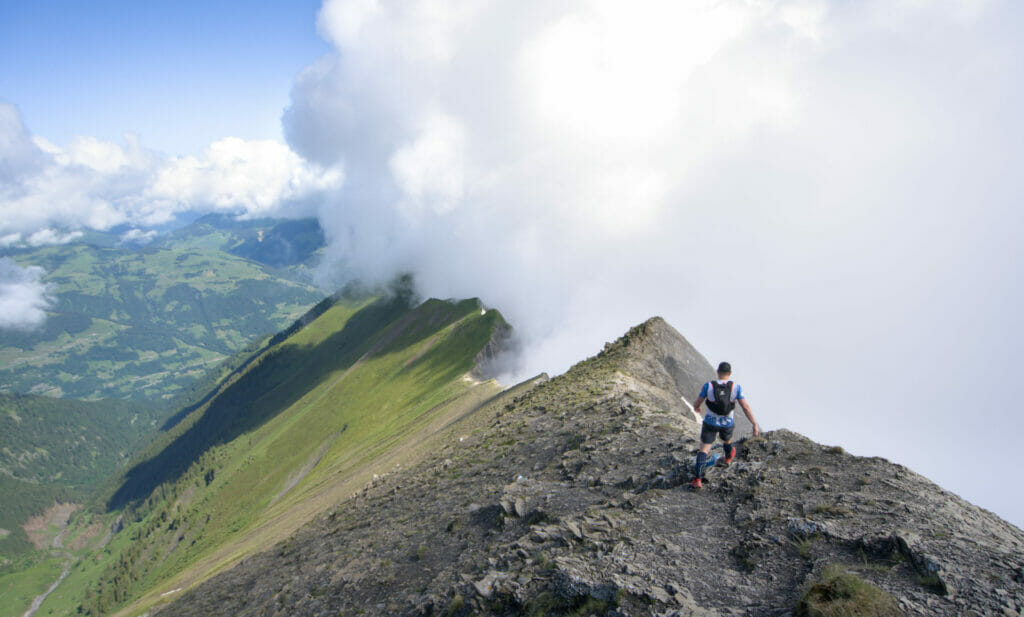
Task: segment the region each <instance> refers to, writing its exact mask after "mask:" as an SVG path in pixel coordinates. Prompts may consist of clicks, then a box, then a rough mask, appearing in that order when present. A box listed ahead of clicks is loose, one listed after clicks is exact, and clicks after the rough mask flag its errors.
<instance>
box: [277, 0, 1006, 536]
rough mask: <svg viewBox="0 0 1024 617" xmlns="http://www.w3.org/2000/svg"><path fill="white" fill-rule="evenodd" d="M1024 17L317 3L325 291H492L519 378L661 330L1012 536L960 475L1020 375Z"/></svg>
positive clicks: (1002, 505)
mask: <svg viewBox="0 0 1024 617" xmlns="http://www.w3.org/2000/svg"><path fill="white" fill-rule="evenodd" d="M1021 13H1022V9H1021V7H1020V5H1019V3H1012V2H1008V1H1007V2H1001V1H998V0H992V1H979V0H975V1H970V0H941V1H935V2H920V1H918V0H902V1H901V0H874V1H866V2H858V3H848V2H838V1H836V2H828V1H824V0H803V1H801V0H794V1H792V2H741V1H739V0H737V1H733V2H729V1H726V2H720V1H716V2H710V1H709V2H702V1H696V2H674V1H657V0H652V1H645V2H636V3H629V4H628V5H626V4H624V3H620V2H610V1H598V2H559V3H550V2H543V1H540V0H538V1H536V2H529V1H527V2H515V3H496V2H454V1H453V2H444V1H429V2H428V1H422V0H420V1H417V0H407V1H397V0H327V2H325V3H324V6H323V8H322V10H321V12H320V15H319V24H318V25H319V28H320V32H321V33H322V35H323V36H324V38H325V39H326V40H328V41H330V42H331V43H332V44H333V45H334V47H335V53H332V54H329V55H327V56H325V57H323V58H321V59H320V60H318V61H317V62H316V63H314V64H313V65H311V66H310V67H308V68H307V69H306V70H305V71H304V72H303V73H302V74H301V75H300V76H299V77H298V78H297V80H296V82H295V85H294V88H293V92H292V104H291V106H290V107H289V108H288V109H287V110H286V112H285V114H284V118H283V122H284V127H285V134H286V137H287V139H288V142H289V144H290V146H291V147H292V148H293V149H294V150H295V151H296V152H298V153H300V154H301V155H303V156H304V157H306V158H307V159H308V160H310V161H313V162H315V163H317V164H319V165H321V166H324V167H327V166H334V165H340V166H342V167H343V168H344V172H345V183H344V185H343V186H342V187H341V189H340V191H339V193H338V194H337V196H336V198H334V199H332V200H329V201H327V202H325V203H324V204H323V205H321V206H320V210H319V216H320V219H321V222H322V224H323V225H324V227H325V230H326V233H327V236H328V239H329V242H330V246H329V251H328V258H329V259H328V262H327V263H326V265H325V267H324V269H323V270H322V275H323V276H324V278H325V279H326V280H330V279H332V277H334V278H343V277H345V276H350V275H351V274H352V273H355V274H357V275H359V276H362V277H369V278H377V279H385V278H387V277H388V276H390V275H391V274H392V273H394V272H397V271H412V272H414V273H415V274H416V276H417V280H418V281H419V284H420V286H421V288H422V291H423V292H424V293H425V294H428V295H437V296H472V295H480V296H482V297H483V298H484V300H485V301H486V302H488V303H489V304H491V305H494V306H496V307H498V308H500V309H501V310H502V311H503V312H504V313H506V315H507V316H508V317H509V318H510V320H511V321H512V322H513V323H514V325H516V326H517V327H518V329H519V331H520V334H521V335H522V336H523V337H524V339H525V343H526V346H525V349H526V352H525V354H524V357H523V358H522V361H523V366H522V373H524V374H525V373H527V372H536V371H540V370H548V371H561V370H564V369H565V368H567V366H568V365H569V364H570V363H571V362H573V361H576V360H578V359H580V358H582V357H584V356H586V355H588V354H591V353H593V352H594V351H596V350H598V349H600V345H601V342H602V341H604V340H609V339H611V338H614V337H615V336H617V335H618V334H620V333H621V332H623V331H624V330H625V329H626V328H627V327H628V326H629V325H631V324H633V323H636V322H639V321H641V320H643V319H645V318H646V317H648V316H650V315H652V314H662V315H663V316H665V317H666V318H667V319H668V320H669V321H670V322H671V323H673V324H674V325H675V326H676V327H677V328H679V329H680V330H681V331H682V332H683V333H684V334H686V335H687V336H689V337H690V338H691V340H693V342H694V343H695V344H696V345H697V346H698V348H700V349H701V350H703V351H704V352H705V353H707V354H708V355H709V356H711V357H710V359H711V360H712V361H713V362H714V361H718V360H721V359H728V360H731V361H732V362H733V365H734V366H735V367H736V368H737V377H738V378H739V379H741V380H742V381H743V382H744V384H745V387H746V388H747V389H748V390H749V392H751V396H752V401H753V402H754V409H755V411H759V417H760V419H761V420H762V421H763V423H764V424H765V425H767V426H790V427H792V428H795V429H797V430H800V431H801V432H804V433H806V434H810V435H811V436H813V437H815V438H817V439H820V440H824V441H831V442H841V443H843V444H844V445H845V446H847V447H848V448H850V449H852V450H853V451H855V452H858V453H862V454H880V455H884V456H888V457H890V458H893V459H895V460H898V461H901V462H905V463H907V464H909V465H911V466H913V467H914V468H915V469H917V470H918V471H922V472H924V473H926V474H928V475H930V476H931V477H934V478H937V479H939V481H940V482H942V483H943V484H945V485H946V486H949V487H951V488H953V489H954V490H957V491H958V492H962V493H963V494H965V495H966V496H968V497H969V498H971V499H973V500H975V501H978V502H981V503H983V504H985V505H989V506H990V507H993V508H994V509H996V510H997V511H999V512H1000V513H1002V514H1003V515H1004V516H1008V517H1010V518H1011V519H1013V520H1015V522H1017V524H1022V523H1024V503H1022V502H1021V501H1020V498H1019V497H1011V496H1009V495H1008V493H1007V492H1006V491H1004V490H997V489H996V488H995V487H990V486H985V485H984V482H979V481H978V479H977V478H976V477H974V476H975V474H974V473H973V472H971V471H970V470H968V469H964V468H962V466H960V464H959V463H958V462H957V461H958V460H959V457H958V456H957V455H956V453H959V452H961V451H962V450H963V449H964V447H965V446H966V444H965V443H964V442H963V441H962V438H963V436H964V435H965V431H968V432H969V429H968V427H969V426H974V424H972V421H971V420H969V419H968V418H967V417H966V416H967V414H968V413H971V410H978V411H979V413H981V412H980V410H979V402H978V401H977V400H976V398H975V396H974V393H975V392H976V391H977V384H979V383H983V382H984V380H986V379H989V378H992V377H993V376H998V375H1005V374H1007V372H1009V373H1010V374H1019V372H1020V369H1021V362H1020V361H1019V360H1018V359H1017V358H1016V356H1015V353H1014V352H1013V350H1014V349H1016V348H1018V347H1020V345H1021V344H1022V343H1024V340H1022V336H1021V334H1020V331H1021V330H1020V328H1018V327H1017V326H1016V324H1017V319H1018V317H1017V316H1016V313H1017V309H1016V307H1019V306H1020V304H1021V299H1022V295H1024V294H1022V293H1021V283H1020V281H1021V280H1024V278H1022V277H1021V276H1020V275H1021V272H1020V270H1021V266H1020V264H1021V263H1024V260H1022V259H1021V249H1020V248H1019V247H1020V246H1021V243H1020V242H1018V241H1016V240H1015V237H1014V231H1013V230H1014V229H1016V228H1018V227H1019V226H1020V223H1021V222H1022V221H1021V219H1022V218H1024V217H1022V215H1021V214H1020V209H1019V207H1018V206H1017V204H1018V202H1019V198H1020V195H1021V194H1022V191H1021V189H1022V188H1024V187H1022V186H1021V184H1022V180H1021V178H1022V177H1024V175H1022V174H1020V173H1019V172H1018V171H1017V169H1016V168H1017V167H1018V166H1019V161H1020V160H1021V158H1022V156H1021V155H1022V154H1024V135H1022V132H1024V131H1022V126H1024V125H1022V122H1021V121H1020V118H1019V111H1018V110H1019V109H1020V108H1021V103H1022V101H1021V88H1022V86H1021V84H1024V79H1022V77H1024V76H1022V75H1021V71H1022V69H1021V66H1022V65H1021V63H1020V62H1019V58H1020V57H1021V43H1020V42H1019V37H1018V36H1017V34H1016V30H1017V26H1019V25H1020V24H1021V23H1022V20H1021V17H1022V15H1021ZM994 367H998V368H994ZM993 371H995V375H993ZM996 423H997V424H999V425H1000V426H1001V427H1002V428H1005V429H1006V430H1007V431H1009V432H1010V433H1014V432H1019V431H1020V430H1021V429H1024V421H1022V420H1021V418H1020V416H1019V414H1018V415H1016V416H1012V415H1011V416H1006V417H1004V416H1002V415H1000V416H999V418H998V420H996ZM933 452H944V453H945V454H943V455H942V456H934V455H933V454H931V453H933ZM951 454H952V455H951ZM1011 456H1015V457H1018V458H1017V459H1015V460H1016V462H1017V464H1021V463H1024V460H1021V459H1020V458H1019V457H1020V456H1021V455H1016V454H1014V455H1011Z"/></svg>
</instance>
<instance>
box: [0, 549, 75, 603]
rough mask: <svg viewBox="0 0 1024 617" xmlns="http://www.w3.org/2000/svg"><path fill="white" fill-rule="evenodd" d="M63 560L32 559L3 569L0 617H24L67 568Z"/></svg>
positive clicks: (52, 558)
mask: <svg viewBox="0 0 1024 617" xmlns="http://www.w3.org/2000/svg"><path fill="white" fill-rule="evenodd" d="M64 563H65V560H64V559H63V558H60V557H39V556H33V557H32V558H30V559H29V558H27V559H23V560H20V561H18V562H15V563H12V564H9V565H7V566H5V567H2V568H0V617H21V616H22V615H24V614H25V611H26V610H28V608H29V605H31V604H32V600H34V599H35V597H36V596H38V595H41V594H43V593H45V592H46V590H47V589H48V588H49V587H50V585H51V584H53V582H54V581H55V580H57V577H59V576H60V573H61V570H62V569H63V568H64Z"/></svg>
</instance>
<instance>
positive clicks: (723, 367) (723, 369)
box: [718, 362, 732, 373]
mask: <svg viewBox="0 0 1024 617" xmlns="http://www.w3.org/2000/svg"><path fill="white" fill-rule="evenodd" d="M718 372H719V373H731V372H732V365H731V364H729V363H728V362H722V363H721V364H719V365H718Z"/></svg>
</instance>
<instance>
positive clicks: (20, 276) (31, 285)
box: [0, 257, 52, 330]
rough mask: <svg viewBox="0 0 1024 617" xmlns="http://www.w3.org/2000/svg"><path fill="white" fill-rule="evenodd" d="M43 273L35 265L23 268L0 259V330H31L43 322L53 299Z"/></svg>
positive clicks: (4, 258) (3, 258)
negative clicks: (48, 292)
mask: <svg viewBox="0 0 1024 617" xmlns="http://www.w3.org/2000/svg"><path fill="white" fill-rule="evenodd" d="M43 274H44V272H43V269H42V268H40V267H38V266H29V267H27V268H22V267H21V266H18V265H17V264H15V263H14V261H13V260H12V259H11V258H10V257H0V330H4V329H7V330H33V329H35V328H37V327H39V325H41V324H42V323H43V322H44V321H46V309H47V308H49V306H50V304H51V303H52V299H51V298H50V297H49V296H48V294H47V288H46V284H45V283H43V282H42V277H43Z"/></svg>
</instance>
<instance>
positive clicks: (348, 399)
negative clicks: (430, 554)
mask: <svg viewBox="0 0 1024 617" xmlns="http://www.w3.org/2000/svg"><path fill="white" fill-rule="evenodd" d="M324 308H326V310H323V309H324ZM321 310H323V312H322V314H319V316H317V317H316V318H315V319H313V320H312V321H310V322H309V323H308V324H306V325H305V326H304V327H301V328H299V329H297V330H296V331H294V332H293V333H292V334H291V335H290V336H288V337H277V338H278V341H277V342H275V343H274V344H272V345H270V346H268V348H266V349H265V350H263V351H261V352H259V353H258V354H256V355H255V356H254V357H253V358H251V359H250V361H248V362H246V363H245V364H244V365H243V366H242V367H240V369H239V370H238V371H236V372H235V373H233V374H231V375H230V376H228V377H227V378H226V379H225V380H224V381H223V382H222V383H221V384H220V385H219V386H218V387H217V389H216V391H215V393H214V394H213V396H211V397H210V398H209V399H208V400H207V401H206V402H204V403H203V404H202V405H201V406H200V407H198V408H197V409H195V410H194V411H193V412H192V413H190V414H189V415H188V416H187V417H185V418H183V419H182V420H181V421H180V422H178V423H177V424H176V425H174V426H173V428H171V429H170V430H169V431H167V432H166V433H165V434H164V435H162V436H161V437H160V438H159V439H158V440H157V442H156V443H154V444H153V446H152V447H151V448H150V450H149V451H147V453H146V454H145V455H143V456H142V457H140V462H139V463H138V464H136V465H134V466H133V467H132V468H131V469H129V470H128V471H127V472H125V473H124V474H123V479H122V481H121V482H120V484H119V486H117V487H116V488H115V489H113V490H111V492H110V493H109V498H108V500H107V504H108V506H109V508H110V509H111V510H117V509H120V508H123V512H124V517H123V521H124V528H123V530H121V531H120V532H119V533H118V534H116V535H115V536H114V537H113V538H112V539H111V541H110V543H109V544H107V545H106V547H105V548H104V549H102V550H98V549H94V550H91V551H85V552H82V553H80V554H79V557H80V560H79V562H78V564H77V565H76V566H75V567H73V568H72V569H71V571H70V574H69V576H68V577H67V579H66V580H65V581H64V582H63V583H62V584H61V586H60V587H59V588H58V589H57V591H55V592H54V593H53V594H52V595H51V596H50V597H49V598H48V599H47V600H46V602H45V603H44V604H43V607H42V609H41V613H42V614H45V613H46V611H47V610H53V611H54V614H62V613H67V612H75V611H77V610H79V606H81V610H82V611H83V612H84V613H86V614H92V615H98V614H107V613H109V612H110V611H111V610H112V609H114V608H116V607H118V606H122V605H125V604H126V603H131V606H133V607H135V606H141V607H144V606H147V605H149V604H151V603H153V602H154V601H156V600H158V599H159V598H160V595H161V594H166V593H168V592H172V593H173V590H174V589H176V588H179V587H183V586H188V585H191V584H193V583H195V582H196V581H200V580H204V579H205V578H207V577H209V576H211V575H212V574H213V573H215V572H217V571H219V570H221V569H222V568H224V567H226V566H228V565H230V564H232V563H236V562H237V561H238V560H239V559H241V558H242V557H244V556H245V555H247V554H250V553H252V552H253V551H257V550H261V549H265V548H267V547H269V546H270V545H271V544H272V543H273V542H276V541H278V540H280V539H282V538H284V537H287V535H288V534H290V533H292V532H293V531H294V530H295V529H297V528H298V527H299V526H301V525H302V524H304V523H305V522H307V521H309V520H310V519H311V518H312V517H314V516H315V515H316V514H318V513H319V512H321V511H323V510H325V509H326V508H328V507H330V506H331V505H333V504H334V503H337V502H338V501H339V500H341V499H343V498H345V497H347V496H348V495H351V494H352V493H353V492H355V491H357V490H358V489H359V488H361V487H362V486H363V485H364V484H365V483H366V482H367V481H371V480H372V479H373V477H374V475H375V474H384V473H386V472H387V471H389V470H392V469H394V468H395V467H396V465H397V466H402V465H406V464H409V463H410V462H412V461H415V460H418V458H419V457H421V456H422V455H423V448H427V447H429V446H427V445H426V444H427V443H428V441H429V438H430V436H431V435H434V434H435V433H437V432H438V431H440V430H441V429H442V428H443V427H444V426H446V425H447V424H449V423H450V422H451V421H453V419H455V418H457V417H460V416H462V415H464V414H466V413H468V412H470V411H471V410H473V409H474V408H476V407H477V406H479V405H480V404H481V403H482V402H483V401H485V400H486V399H488V398H490V397H492V396H493V395H494V394H496V393H497V392H498V391H499V388H498V387H497V386H496V385H495V384H494V383H493V382H484V383H481V382H478V381H475V380H473V379H472V378H470V377H469V376H468V374H469V373H470V371H472V370H473V369H474V367H475V365H476V358H477V357H478V355H479V354H480V353H481V351H482V350H484V349H485V348H487V347H488V345H489V344H492V343H493V341H494V340H495V339H496V338H500V337H501V336H502V334H503V333H504V332H506V331H507V325H506V324H505V323H504V320H503V319H502V318H501V315H500V314H499V313H497V312H495V311H486V310H484V309H483V308H482V307H481V306H480V304H479V302H478V301H476V300H467V301H462V302H447V301H440V300H429V301H427V302H424V303H422V304H420V305H418V306H412V305H411V303H410V301H409V297H408V295H405V294H397V295H396V296H394V297H391V298H386V299H362V300H358V299H340V300H337V301H336V302H335V303H333V304H332V305H329V307H327V306H322V307H321ZM282 338H283V340H280V339H282ZM78 525H79V526H80V523H78ZM97 564H98V565H97ZM129 610H131V611H134V610H135V609H134V608H131V609H129Z"/></svg>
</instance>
